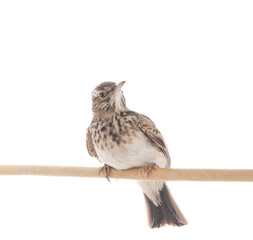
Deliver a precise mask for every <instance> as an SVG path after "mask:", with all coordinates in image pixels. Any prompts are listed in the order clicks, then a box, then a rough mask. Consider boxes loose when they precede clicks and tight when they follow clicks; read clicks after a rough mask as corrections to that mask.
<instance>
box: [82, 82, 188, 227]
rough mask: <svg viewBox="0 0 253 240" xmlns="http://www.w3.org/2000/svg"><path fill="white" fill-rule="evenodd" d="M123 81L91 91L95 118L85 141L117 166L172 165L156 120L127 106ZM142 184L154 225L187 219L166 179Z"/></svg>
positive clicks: (94, 152) (98, 155)
mask: <svg viewBox="0 0 253 240" xmlns="http://www.w3.org/2000/svg"><path fill="white" fill-rule="evenodd" d="M124 83H125V82H121V83H119V84H118V85H116V84H115V83H113V82H103V83H101V84H100V85H98V86H97V87H96V88H95V90H94V91H93V92H92V110H93V119H92V122H91V124H90V126H89V127H88V129H87V141H86V143H87V150H88V152H89V154H90V155H91V156H92V157H96V158H97V159H98V160H99V161H101V162H103V163H104V164H106V165H108V166H110V167H113V168H116V169H129V168H134V167H147V166H154V165H156V166H158V167H170V156H169V152H168V148H167V146H166V143H165V141H164V139H163V137H162V135H161V133H160V131H159V130H158V129H157V128H156V126H155V124H154V123H153V122H152V121H151V120H150V119H149V118H148V117H147V116H145V115H143V114H139V113H136V112H134V111H131V110H129V109H128V108H127V106H126V103H125V98H124V96H123V92H122V91H121V88H122V86H123V85H124ZM139 184H140V186H141V188H142V190H143V192H144V196H145V199H146V203H147V208H148V217H149V224H150V226H151V227H152V228H153V227H160V226H162V225H164V224H171V225H174V226H182V225H185V224H186V223H187V221H186V219H185V218H184V216H183V214H182V213H181V211H180V210H179V208H178V206H177V205H176V203H175V201H174V199H173V197H172V195H171V193H170V191H169V190H168V187H167V185H166V183H165V182H164V181H139Z"/></svg>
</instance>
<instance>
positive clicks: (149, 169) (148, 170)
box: [141, 163, 158, 178]
mask: <svg viewBox="0 0 253 240" xmlns="http://www.w3.org/2000/svg"><path fill="white" fill-rule="evenodd" d="M156 168H158V166H157V165H156V164H155V163H150V164H149V165H147V166H145V167H144V168H143V169H142V173H141V175H142V177H143V176H144V175H146V178H148V176H149V175H150V174H151V172H152V171H153V169H156Z"/></svg>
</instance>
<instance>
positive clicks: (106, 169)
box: [98, 164, 111, 182]
mask: <svg viewBox="0 0 253 240" xmlns="http://www.w3.org/2000/svg"><path fill="white" fill-rule="evenodd" d="M101 172H103V174H104V175H105V177H106V179H107V180H108V181H109V182H110V179H109V176H110V173H111V167H110V166H109V165H107V164H104V166H103V167H101V168H100V169H99V172H98V174H99V175H100V173H101Z"/></svg>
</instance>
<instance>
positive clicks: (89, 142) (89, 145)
mask: <svg viewBox="0 0 253 240" xmlns="http://www.w3.org/2000/svg"><path fill="white" fill-rule="evenodd" d="M86 147H87V150H88V153H89V154H90V155H91V156H92V157H96V158H98V156H97V153H96V151H95V148H94V146H93V143H92V138H91V134H90V127H88V129H87V131H86Z"/></svg>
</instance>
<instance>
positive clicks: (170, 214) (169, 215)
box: [140, 182, 187, 228]
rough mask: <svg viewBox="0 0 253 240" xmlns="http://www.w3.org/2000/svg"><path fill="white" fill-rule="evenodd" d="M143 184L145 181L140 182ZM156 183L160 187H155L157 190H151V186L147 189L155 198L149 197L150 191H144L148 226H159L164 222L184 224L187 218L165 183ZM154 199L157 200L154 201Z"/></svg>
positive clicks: (175, 224) (174, 224) (177, 224)
mask: <svg viewBox="0 0 253 240" xmlns="http://www.w3.org/2000/svg"><path fill="white" fill-rule="evenodd" d="M156 183H157V182H156ZM143 184H145V183H141V184H140V185H141V186H142V185H143ZM158 185H160V187H159V188H157V189H158V191H157V190H156V191H152V188H150V186H149V190H151V191H152V192H153V194H155V195H156V196H155V198H154V197H150V193H151V191H149V192H147V193H148V194H146V193H145V191H144V196H145V200H146V204H147V211H148V219H149V225H150V227H151V228H159V227H161V226H163V225H165V224H169V225H173V226H183V225H186V224H187V220H186V219H185V217H184V215H183V214H182V212H181V211H180V209H179V207H178V206H177V204H176V202H175V200H174V199H173V197H172V195H171V193H170V191H169V189H168V187H167V185H166V183H165V182H159V184H158ZM142 188H143V187H142ZM144 189H146V187H144V188H143V190H144ZM159 189H160V190H159ZM148 195H149V196H148ZM154 199H156V200H157V201H154Z"/></svg>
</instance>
